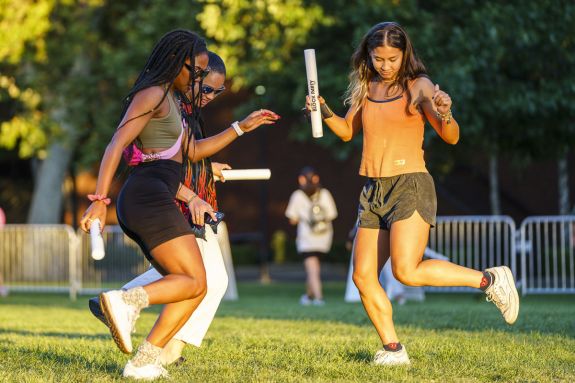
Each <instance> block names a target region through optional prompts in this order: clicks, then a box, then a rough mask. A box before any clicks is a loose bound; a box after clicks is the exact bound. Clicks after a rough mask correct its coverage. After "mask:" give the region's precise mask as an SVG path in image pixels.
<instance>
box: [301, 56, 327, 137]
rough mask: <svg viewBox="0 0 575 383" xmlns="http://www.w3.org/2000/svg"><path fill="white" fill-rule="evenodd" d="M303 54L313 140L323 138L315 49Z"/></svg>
mask: <svg viewBox="0 0 575 383" xmlns="http://www.w3.org/2000/svg"><path fill="white" fill-rule="evenodd" d="M303 54H304V57H305V72H306V75H307V93H308V96H309V99H310V104H311V133H312V135H313V137H314V138H319V137H323V127H322V125H321V112H320V109H319V98H318V96H319V85H318V83H317V66H316V63H315V49H305V50H304V51H303Z"/></svg>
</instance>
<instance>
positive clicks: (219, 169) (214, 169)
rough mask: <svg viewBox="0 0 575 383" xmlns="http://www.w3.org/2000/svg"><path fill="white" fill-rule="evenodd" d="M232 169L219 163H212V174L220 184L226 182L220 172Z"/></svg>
mask: <svg viewBox="0 0 575 383" xmlns="http://www.w3.org/2000/svg"><path fill="white" fill-rule="evenodd" d="M231 168H232V167H231V166H230V165H228V164H220V163H219V162H212V173H214V176H216V177H218V178H219V179H220V182H226V179H225V178H224V174H223V173H222V170H229V169H231Z"/></svg>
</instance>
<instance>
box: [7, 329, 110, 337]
mask: <svg viewBox="0 0 575 383" xmlns="http://www.w3.org/2000/svg"><path fill="white" fill-rule="evenodd" d="M3 334H6V335H22V336H31V337H48V338H59V339H62V338H65V339H91V340H100V339H109V338H110V335H109V334H108V333H107V332H106V333H99V334H83V333H71V332H57V331H28V330H10V329H5V328H0V335H3Z"/></svg>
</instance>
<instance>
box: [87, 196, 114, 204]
mask: <svg viewBox="0 0 575 383" xmlns="http://www.w3.org/2000/svg"><path fill="white" fill-rule="evenodd" d="M88 199H89V200H90V201H92V202H96V201H102V202H104V205H106V206H108V205H109V204H110V203H111V202H112V200H111V199H110V198H108V197H106V196H105V195H100V194H88Z"/></svg>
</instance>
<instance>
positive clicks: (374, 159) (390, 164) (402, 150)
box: [359, 92, 427, 178]
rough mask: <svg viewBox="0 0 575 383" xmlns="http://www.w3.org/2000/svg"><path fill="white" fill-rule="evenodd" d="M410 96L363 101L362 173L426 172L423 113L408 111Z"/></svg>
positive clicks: (379, 175)
mask: <svg viewBox="0 0 575 383" xmlns="http://www.w3.org/2000/svg"><path fill="white" fill-rule="evenodd" d="M406 103H407V96H406V94H405V92H403V94H402V95H400V96H397V97H394V98H391V99H389V100H384V101H377V100H373V99H370V98H369V97H366V99H365V100H364V102H363V105H362V106H363V111H362V116H361V118H362V125H363V153H362V158H361V166H360V168H359V174H360V175H362V176H366V177H370V178H379V177H393V176H396V175H398V174H404V173H416V172H425V173H427V169H426V168H425V161H424V159H423V128H424V125H425V120H424V118H423V116H422V115H421V114H420V113H417V112H416V113H415V114H413V115H409V114H407V113H406V112H405V106H406Z"/></svg>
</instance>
